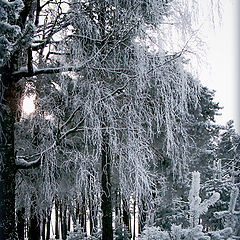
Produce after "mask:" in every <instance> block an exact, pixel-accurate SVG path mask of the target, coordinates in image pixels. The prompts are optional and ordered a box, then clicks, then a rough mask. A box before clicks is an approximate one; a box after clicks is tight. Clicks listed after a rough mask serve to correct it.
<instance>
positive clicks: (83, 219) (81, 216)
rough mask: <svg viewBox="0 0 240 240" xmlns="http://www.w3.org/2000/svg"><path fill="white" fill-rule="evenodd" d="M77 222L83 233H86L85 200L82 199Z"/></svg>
mask: <svg viewBox="0 0 240 240" xmlns="http://www.w3.org/2000/svg"><path fill="white" fill-rule="evenodd" d="M79 222H80V225H81V227H82V229H83V231H84V232H87V217H86V207H85V198H83V202H82V207H81V212H80V214H79Z"/></svg>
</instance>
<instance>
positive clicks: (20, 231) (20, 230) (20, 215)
mask: <svg viewBox="0 0 240 240" xmlns="http://www.w3.org/2000/svg"><path fill="white" fill-rule="evenodd" d="M24 214H25V208H21V209H19V210H17V235H18V240H24V226H25V217H24Z"/></svg>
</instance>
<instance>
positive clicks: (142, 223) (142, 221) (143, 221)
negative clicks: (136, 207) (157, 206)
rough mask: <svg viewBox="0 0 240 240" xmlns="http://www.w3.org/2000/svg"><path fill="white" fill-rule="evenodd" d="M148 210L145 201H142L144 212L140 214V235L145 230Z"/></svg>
mask: <svg viewBox="0 0 240 240" xmlns="http://www.w3.org/2000/svg"><path fill="white" fill-rule="evenodd" d="M146 211H147V208H146V204H145V203H144V201H142V211H141V213H140V216H139V217H140V222H139V233H141V232H142V231H143V229H144V226H145V224H146V220H147V214H146Z"/></svg>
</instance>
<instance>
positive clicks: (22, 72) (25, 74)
mask: <svg viewBox="0 0 240 240" xmlns="http://www.w3.org/2000/svg"><path fill="white" fill-rule="evenodd" d="M84 68H86V67H85V66H79V67H75V66H65V67H56V68H42V69H34V70H33V72H32V73H31V72H29V71H28V69H27V68H25V67H22V68H21V69H20V70H18V71H15V72H13V73H12V75H13V76H14V77H18V78H22V77H33V76H37V75H40V74H53V73H60V72H68V71H81V70H83V69H84Z"/></svg>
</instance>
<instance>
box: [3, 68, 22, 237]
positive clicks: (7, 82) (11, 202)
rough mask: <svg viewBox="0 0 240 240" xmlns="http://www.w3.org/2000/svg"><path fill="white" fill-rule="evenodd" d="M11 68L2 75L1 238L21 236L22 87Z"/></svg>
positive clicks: (4, 69)
mask: <svg viewBox="0 0 240 240" xmlns="http://www.w3.org/2000/svg"><path fill="white" fill-rule="evenodd" d="M10 72H11V70H10V69H9V68H7V67H5V68H2V69H1V77H0V186H1V188H0V239H1V240H6V239H11V240H14V239H17V233H16V226H15V187H16V186H15V185H16V184H15V176H16V164H15V151H14V125H15V122H16V121H17V116H18V110H19V105H20V99H21V88H20V87H18V86H17V84H16V82H17V81H16V79H13V78H12V76H11V75H10Z"/></svg>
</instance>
